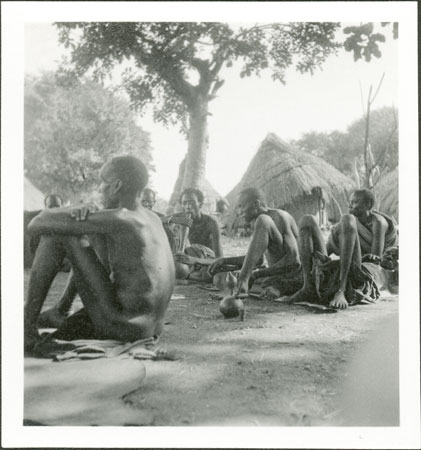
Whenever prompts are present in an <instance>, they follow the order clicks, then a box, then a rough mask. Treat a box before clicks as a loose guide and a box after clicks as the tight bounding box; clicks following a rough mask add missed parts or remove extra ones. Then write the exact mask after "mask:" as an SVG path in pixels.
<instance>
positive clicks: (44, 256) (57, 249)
mask: <svg viewBox="0 0 421 450" xmlns="http://www.w3.org/2000/svg"><path fill="white" fill-rule="evenodd" d="M64 256H65V252H64V249H63V247H62V245H61V241H60V238H57V237H55V236H43V237H42V238H41V240H40V243H39V245H38V248H37V251H36V254H35V258H34V261H33V265H32V270H31V276H30V279H29V286H28V293H27V299H26V302H25V309H24V335H25V348H26V349H30V348H32V347H33V345H34V344H35V343H37V342H38V341H39V334H38V330H37V322H38V318H39V315H40V312H41V308H42V305H43V304H44V301H45V299H46V297H47V294H48V291H49V289H50V287H51V284H52V282H53V280H54V278H55V276H56V274H57V272H58V270H59V269H60V265H61V263H62V261H63V258H64Z"/></svg>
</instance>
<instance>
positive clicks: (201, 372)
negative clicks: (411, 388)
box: [25, 239, 398, 426]
mask: <svg viewBox="0 0 421 450" xmlns="http://www.w3.org/2000/svg"><path fill="white" fill-rule="evenodd" d="M246 244H247V241H246V239H242V240H235V241H234V240H227V239H224V248H225V249H227V251H226V254H228V255H232V254H241V253H243V252H244V248H245V246H246ZM28 277H29V272H27V273H25V283H27V281H28ZM66 277H67V274H65V273H60V274H59V276H58V277H57V278H56V280H55V282H54V286H53V289H52V290H51V292H50V295H49V298H48V302H47V305H46V306H48V305H50V304H52V303H53V302H55V301H56V299H57V297H58V296H59V295H60V293H61V291H62V289H63V287H64V283H65V280H66ZM174 294H177V298H175V299H174V300H172V301H171V303H170V306H169V309H168V312H167V315H166V327H165V330H164V333H163V335H162V337H161V339H160V342H159V345H160V346H161V347H163V348H164V349H166V350H168V351H171V352H173V353H174V355H175V356H176V358H177V359H176V360H175V361H145V368H146V377H145V379H144V382H143V384H142V385H141V387H140V388H139V389H137V390H135V391H133V392H130V393H127V395H125V396H124V397H123V400H122V401H124V402H125V404H126V405H127V408H131V409H136V410H138V411H139V420H138V421H137V422H136V425H161V426H177V425H181V426H186V425H243V426H253V425H272V426H309V425H311V426H328V425H334V424H338V423H340V420H341V419H340V418H341V414H342V412H343V405H341V403H340V401H341V400H340V399H341V398H342V391H343V390H344V383H345V382H346V380H347V376H348V374H349V372H350V370H351V369H350V367H352V365H351V364H352V361H353V360H354V358H355V356H356V355H358V352H359V351H360V349H363V348H364V346H365V345H366V343H367V342H369V341H370V339H371V337H370V336H371V334H370V333H372V332H373V330H376V328H377V325H378V324H380V323H382V322H383V321H384V320H386V319H388V318H389V319H390V318H392V317H394V318H396V317H397V314H398V299H397V297H384V298H382V299H381V300H380V301H379V302H378V303H377V304H375V305H358V306H354V307H352V308H349V309H348V310H345V311H340V312H337V313H334V314H320V313H315V312H313V311H311V310H309V309H306V308H305V307H302V306H294V305H284V304H279V303H274V302H270V301H266V300H258V299H254V298H249V299H247V300H245V307H246V316H245V321H244V322H240V321H238V320H237V319H230V320H226V319H224V318H223V317H222V315H221V314H220V313H219V310H218V304H219V302H218V300H213V299H212V298H211V296H210V294H213V293H211V292H209V291H207V290H204V289H203V287H201V286H198V285H194V286H185V285H178V286H176V288H175V291H174ZM81 364H83V363H81ZM345 384H346V383H345ZM63 425H65V424H63ZM361 425H364V424H363V423H362V424H361Z"/></svg>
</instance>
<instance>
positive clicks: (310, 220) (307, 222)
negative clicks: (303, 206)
mask: <svg viewBox="0 0 421 450" xmlns="http://www.w3.org/2000/svg"><path fill="white" fill-rule="evenodd" d="M318 226H319V225H318V223H317V220H316V217H315V216H313V215H311V214H305V215H304V216H303V217H301V219H300V222H299V224H298V229H299V230H300V231H301V230H304V229H314V228H318Z"/></svg>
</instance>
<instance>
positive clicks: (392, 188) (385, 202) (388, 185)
mask: <svg viewBox="0 0 421 450" xmlns="http://www.w3.org/2000/svg"><path fill="white" fill-rule="evenodd" d="M375 193H376V197H377V205H378V209H379V210H380V211H382V212H385V213H386V214H389V215H390V216H393V217H394V218H395V219H396V220H397V221H399V169H398V167H396V168H395V169H393V170H392V171H391V172H389V173H388V174H387V175H386V176H385V177H384V178H382V179H381V181H380V182H379V184H378V186H376V188H375Z"/></svg>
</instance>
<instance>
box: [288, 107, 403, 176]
mask: <svg viewBox="0 0 421 450" xmlns="http://www.w3.org/2000/svg"><path fill="white" fill-rule="evenodd" d="M365 127H366V120H365V117H361V118H360V119H358V120H356V121H354V122H352V123H351V124H350V125H349V126H348V128H347V130H346V132H340V131H337V130H336V131H333V132H331V133H324V132H316V131H311V132H308V133H304V134H303V136H302V137H301V138H300V139H298V140H296V141H293V144H294V145H295V146H296V147H298V148H299V149H301V150H304V151H306V152H309V153H311V154H313V155H315V156H319V157H320V158H322V159H324V160H325V161H327V162H329V163H330V164H332V165H333V166H335V167H336V168H337V169H339V170H340V171H341V172H343V173H345V174H346V175H352V173H353V165H354V158H357V159H358V161H359V165H360V166H362V164H363V150H364V137H365ZM370 145H371V150H372V153H373V156H374V160H375V162H376V163H377V165H378V166H379V169H380V172H381V173H385V172H389V171H391V170H393V169H394V168H395V167H397V165H398V162H399V161H398V159H399V133H398V112H397V111H396V110H395V109H394V108H393V107H389V106H385V107H383V108H379V109H376V110H373V111H372V112H371V114H370ZM361 170H362V168H361Z"/></svg>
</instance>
